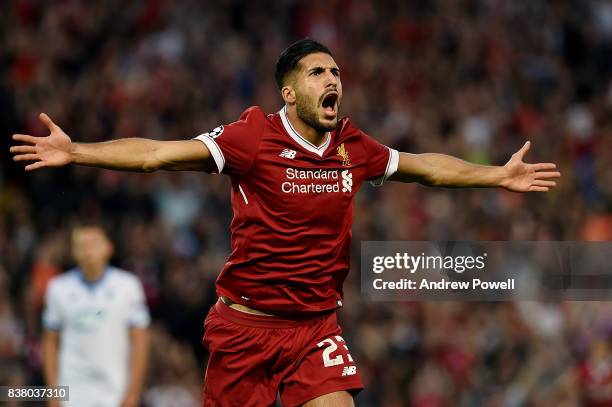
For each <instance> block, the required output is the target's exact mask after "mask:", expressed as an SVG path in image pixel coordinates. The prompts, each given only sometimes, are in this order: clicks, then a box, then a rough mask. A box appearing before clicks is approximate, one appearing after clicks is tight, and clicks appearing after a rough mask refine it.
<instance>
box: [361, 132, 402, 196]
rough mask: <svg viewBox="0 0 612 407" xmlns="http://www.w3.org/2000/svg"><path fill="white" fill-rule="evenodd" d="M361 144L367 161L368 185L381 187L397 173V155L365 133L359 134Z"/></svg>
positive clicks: (394, 151) (395, 151)
mask: <svg viewBox="0 0 612 407" xmlns="http://www.w3.org/2000/svg"><path fill="white" fill-rule="evenodd" d="M361 142H362V144H363V147H364V149H365V152H366V157H367V160H368V176H367V178H368V179H369V180H370V184H372V185H373V186H375V187H379V186H381V185H382V184H383V183H384V182H385V181H386V180H387V179H389V177H390V176H391V175H393V174H395V172H396V171H397V166H398V163H399V153H398V152H397V150H394V149H392V148H390V147H387V146H385V145H383V144H381V143H379V142H378V141H376V140H375V139H373V138H372V137H370V136H368V135H367V134H365V133H363V132H362V133H361Z"/></svg>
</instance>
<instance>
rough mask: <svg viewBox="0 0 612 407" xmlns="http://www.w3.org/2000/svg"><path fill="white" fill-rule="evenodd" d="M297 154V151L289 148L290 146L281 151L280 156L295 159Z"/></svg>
mask: <svg viewBox="0 0 612 407" xmlns="http://www.w3.org/2000/svg"><path fill="white" fill-rule="evenodd" d="M296 154H297V151H294V150H289V149H288V148H286V149H284V150H283V151H282V153H280V157H285V158H290V159H292V160H293V159H294V158H295V155H296Z"/></svg>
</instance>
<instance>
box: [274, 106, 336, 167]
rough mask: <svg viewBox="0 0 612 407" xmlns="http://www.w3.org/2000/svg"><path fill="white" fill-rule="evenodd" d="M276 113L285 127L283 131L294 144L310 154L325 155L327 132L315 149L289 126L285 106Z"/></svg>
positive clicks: (327, 142) (328, 142) (328, 141)
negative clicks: (323, 139) (321, 142)
mask: <svg viewBox="0 0 612 407" xmlns="http://www.w3.org/2000/svg"><path fill="white" fill-rule="evenodd" d="M278 113H279V115H280V118H281V121H282V122H283V127H285V131H286V132H287V134H289V136H290V137H291V138H292V139H293V141H295V142H296V143H298V144H299V145H300V146H302V147H303V148H305V149H306V150H308V151H310V152H311V153H315V154H316V155H318V156H319V157H322V156H323V153H325V150H327V147H329V144H330V142H331V134H330V133H329V132H327V133H325V136H326V138H325V141H324V142H323V144H321V145H320V146H319V147H317V146H315V145H314V144H312V143H311V142H310V141H308V140H306V139H305V138H304V137H302V136H301V135H300V133H298V132H297V131H296V130H295V129H294V128H293V126H292V125H291V122H290V121H289V117H288V116H287V106H286V105H285V106H283V108H282V109H281V110H280V111H279V112H278Z"/></svg>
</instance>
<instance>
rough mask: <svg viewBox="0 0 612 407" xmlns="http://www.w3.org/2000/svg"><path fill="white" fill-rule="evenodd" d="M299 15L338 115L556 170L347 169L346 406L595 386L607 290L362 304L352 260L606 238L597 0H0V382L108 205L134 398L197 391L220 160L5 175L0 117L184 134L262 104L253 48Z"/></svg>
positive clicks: (271, 101)
mask: <svg viewBox="0 0 612 407" xmlns="http://www.w3.org/2000/svg"><path fill="white" fill-rule="evenodd" d="M304 36H311V37H313V38H315V39H318V40H320V41H322V42H323V43H325V44H327V45H328V46H329V47H330V48H331V49H332V51H333V53H334V56H335V58H336V60H337V62H338V63H339V65H340V67H341V70H342V81H343V84H344V88H345V96H344V103H343V107H342V111H343V114H345V115H349V116H350V117H351V118H352V119H353V121H354V122H356V123H357V124H358V125H359V126H360V127H362V128H363V129H364V130H366V131H367V132H368V133H370V134H371V135H373V136H375V137H376V138H378V139H379V140H380V141H381V142H383V143H386V144H387V145H390V146H392V147H394V148H397V149H399V150H403V151H408V152H443V153H448V154H454V155H457V156H459V157H463V158H465V159H468V160H471V161H475V162H481V163H495V164H502V163H504V162H505V160H507V159H508V158H509V156H510V154H511V153H512V152H514V151H515V150H516V149H517V148H518V147H520V146H521V145H522V144H523V143H524V141H525V140H528V139H529V140H532V141H533V149H532V151H531V152H530V153H529V155H528V157H527V158H528V160H529V161H532V162H535V161H539V160H543V161H553V162H556V163H558V166H559V168H560V170H561V171H562V173H563V174H564V177H563V179H562V181H561V182H560V185H559V187H558V188H557V189H556V190H554V191H553V192H550V193H548V194H524V195H521V194H514V193H508V192H505V191H501V190H464V191H456V190H445V189H427V188H425V187H421V186H418V185H399V184H393V183H389V184H387V185H385V186H384V187H383V188H379V189H374V188H371V187H369V186H366V187H364V188H363V190H362V191H361V192H360V195H359V196H358V200H357V204H356V210H355V212H356V222H355V227H354V235H353V236H354V251H353V253H354V266H353V272H352V273H351V275H350V277H349V279H348V281H347V283H346V285H345V293H346V301H345V303H346V304H347V306H345V307H344V309H343V310H342V311H341V313H340V314H341V320H342V326H343V328H344V330H345V334H344V336H345V338H346V339H347V340H348V342H349V344H350V348H351V351H352V353H353V355H354V356H355V357H356V359H357V360H358V361H359V366H360V369H361V372H362V374H363V376H364V379H365V382H366V385H367V389H366V390H365V391H364V392H363V393H362V395H361V396H360V397H359V399H358V405H359V406H390V407H394V406H408V405H411V406H422V407H424V406H450V405H465V406H471V405H488V406H497V405H506V406H523V405H533V406H548V405H550V406H559V405H612V384H611V382H610V380H609V379H610V377H611V374H612V373H611V372H610V369H612V355H611V348H610V338H611V334H612V305H610V304H609V303H606V302H580V303H535V302H531V303H511V302H501V303H454V302H430V303H414V302H413V303H400V304H371V303H365V302H363V301H361V299H360V294H359V274H358V260H359V242H360V241H361V240H385V239H389V240H404V239H406V240H411V239H412V240H435V239H451V240H452V239H457V240H612V164H611V162H612V114H611V113H612V81H611V79H610V78H611V72H612V2H609V1H605V0H588V1H586V0H585V1H555V2H546V1H539V0H538V1H528V0H522V1H519V0H517V1H509V0H508V1H504V0H479V1H478V0H469V1H468V0H462V1H459V0H455V1H443V0H439V1H429V2H419V1H408V2H405V1H384V2H376V1H368V0H334V1H330V0H326V1H319V0H317V1H307V2H300V1H286V2H282V1H277V2H268V1H265V2H264V1H238V0H224V1H215V2H200V1H195V0H185V1H178V2H172V4H171V2H170V1H163V0H150V1H146V2H145V1H143V2H126V1H117V0H108V1H103V2H89V1H72V0H66V1H59V2H56V1H36V0H11V1H3V2H0V106H1V109H0V129H1V134H2V137H1V141H0V144H1V145H0V147H1V148H0V163H1V166H2V172H1V174H0V187H1V190H0V365H1V366H2V368H0V384H8V383H24V384H36V383H40V381H41V372H40V334H41V327H40V312H41V306H42V302H43V293H44V288H45V285H46V282H47V281H48V279H49V278H50V277H51V276H52V275H55V274H57V273H60V272H61V271H62V270H63V269H65V268H66V267H69V266H70V265H71V264H72V263H71V260H70V257H69V254H68V252H67V231H68V228H69V226H70V225H71V223H72V222H74V221H75V220H77V219H83V218H86V219H98V220H100V221H103V222H104V223H106V224H107V225H108V226H109V229H110V230H112V237H113V240H114V241H115V243H116V255H115V257H114V259H113V263H114V264H115V265H117V266H120V267H123V268H125V269H128V270H131V271H133V272H134V273H136V274H137V275H138V276H139V277H140V278H141V279H142V281H143V284H144V286H145V289H146V295H147V300H148V303H149V305H150V307H151V311H152V314H153V317H154V325H153V327H152V333H153V337H152V344H153V346H152V354H151V364H150V368H149V375H148V379H147V385H146V391H145V393H144V395H143V397H144V398H143V399H144V401H145V404H146V405H150V406H162V405H164V404H163V403H162V402H163V401H164V400H174V401H175V402H177V403H179V404H178V405H185V406H189V405H192V404H190V403H192V402H193V400H199V396H200V392H201V382H202V373H203V367H204V365H205V360H206V353H205V351H204V350H203V349H202V347H201V345H200V338H201V335H202V323H201V322H202V319H203V316H204V315H205V313H206V312H207V310H208V307H209V306H210V305H211V304H212V303H213V302H214V301H215V295H214V284H213V283H214V279H215V277H216V275H217V273H218V271H219V270H220V268H221V267H222V265H223V263H224V260H225V258H226V255H227V254H228V248H229V228H228V226H229V221H230V218H231V213H230V205H229V188H228V186H229V182H228V179H226V178H225V177H218V176H206V175H203V174H198V173H155V174H130V173H119V172H110V171H103V170H98V169H90V168H77V167H70V168H65V169H60V170H57V169H56V170H42V171H38V172H35V173H28V174H26V173H25V172H24V171H23V170H22V166H17V165H14V164H12V163H11V161H10V156H9V153H8V147H9V145H10V143H11V142H10V135H11V134H12V133H15V132H21V133H29V134H35V135H45V134H46V129H45V128H43V126H42V125H41V123H40V122H39V121H38V119H37V114H38V113H39V112H41V111H45V112H47V113H49V114H50V116H51V117H52V118H53V119H54V120H55V121H56V122H57V123H58V124H59V125H60V126H62V127H63V129H65V130H66V132H68V134H70V135H71V136H72V137H73V139H74V140H77V141H101V140H106V139H109V138H118V137H129V136H142V137H150V138H155V139H168V140H174V139H185V138H191V137H194V136H196V135H198V134H199V133H202V132H205V131H208V130H210V129H211V128H213V127H215V126H217V125H218V124H220V123H224V122H229V121H233V120H235V119H236V118H237V117H238V116H239V114H240V112H241V111H242V110H243V109H245V108H246V107H248V106H250V105H253V104H258V105H261V106H262V107H263V108H264V110H265V111H267V112H275V111H277V110H278V109H279V108H280V107H281V99H280V97H279V94H278V92H277V89H276V87H275V85H274V82H273V69H274V63H275V61H276V58H277V57H278V55H279V53H280V51H281V50H282V49H283V48H284V47H286V46H287V45H289V44H290V43H291V42H293V41H294V40H296V39H299V38H301V37H304ZM92 351H93V350H92ZM589 372H590V373H589ZM600 382H601V383H600ZM602 383H603V384H602ZM597 394H599V396H597V397H600V398H603V401H604V403H605V404H594V401H593V400H594V398H595V397H596V395H597ZM151 400H155V403H152V402H151ZM600 401H602V400H600ZM175 405H177V404H175Z"/></svg>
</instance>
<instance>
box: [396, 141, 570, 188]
mask: <svg viewBox="0 0 612 407" xmlns="http://www.w3.org/2000/svg"><path fill="white" fill-rule="evenodd" d="M530 146H531V143H530V142H529V141H528V142H526V143H525V145H523V147H522V148H521V149H520V150H519V151H517V152H516V153H514V154H513V155H512V158H510V161H508V162H507V163H506V165H504V166H487V165H477V164H471V163H468V162H466V161H463V160H461V159H459V158H455V157H451V156H449V155H444V154H408V153H400V156H399V164H398V168H397V172H396V173H395V174H393V175H392V176H391V177H390V180H392V181H400V182H419V183H421V184H424V185H430V186H439V187H452V188H461V187H502V188H506V189H508V190H510V191H516V192H528V191H539V192H546V191H548V190H549V189H550V188H553V187H555V186H556V185H557V184H556V182H555V181H554V179H556V178H559V177H560V176H561V173H560V172H558V171H556V165H555V164H553V163H537V164H528V163H525V162H523V157H524V156H525V154H526V153H527V151H529V147H530Z"/></svg>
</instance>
